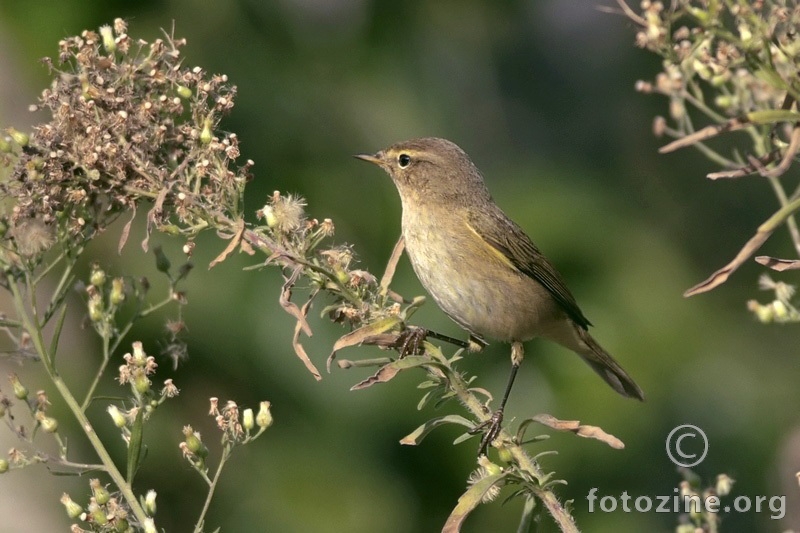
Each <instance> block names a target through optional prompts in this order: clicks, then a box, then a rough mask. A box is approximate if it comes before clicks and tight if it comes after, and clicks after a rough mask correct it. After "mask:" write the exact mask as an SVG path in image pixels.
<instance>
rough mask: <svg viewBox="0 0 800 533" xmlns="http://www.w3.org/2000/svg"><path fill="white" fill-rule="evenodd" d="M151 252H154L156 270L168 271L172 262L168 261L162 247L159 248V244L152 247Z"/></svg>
mask: <svg viewBox="0 0 800 533" xmlns="http://www.w3.org/2000/svg"><path fill="white" fill-rule="evenodd" d="M153 253H154V254H156V270H158V271H159V272H164V273H167V272H169V269H170V267H171V266H172V264H171V263H170V262H169V259H168V258H167V255H166V254H165V253H164V249H163V248H161V246H156V247H155V248H154V249H153Z"/></svg>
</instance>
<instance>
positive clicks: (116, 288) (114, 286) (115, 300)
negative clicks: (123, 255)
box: [108, 278, 125, 305]
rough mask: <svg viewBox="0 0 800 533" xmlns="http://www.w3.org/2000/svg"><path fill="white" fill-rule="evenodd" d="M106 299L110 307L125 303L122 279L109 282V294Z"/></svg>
mask: <svg viewBox="0 0 800 533" xmlns="http://www.w3.org/2000/svg"><path fill="white" fill-rule="evenodd" d="M108 299H109V301H110V302H111V304H112V305H119V304H121V303H122V302H124V301H125V280H123V279H122V278H114V279H113V280H111V294H110V295H109V297H108Z"/></svg>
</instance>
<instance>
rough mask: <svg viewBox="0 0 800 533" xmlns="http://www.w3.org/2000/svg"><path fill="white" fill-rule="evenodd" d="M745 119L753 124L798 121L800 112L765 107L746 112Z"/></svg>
mask: <svg viewBox="0 0 800 533" xmlns="http://www.w3.org/2000/svg"><path fill="white" fill-rule="evenodd" d="M746 116H747V120H749V121H750V122H752V123H753V124H773V123H775V122H799V121H800V113H798V112H797V111H789V110H785V109H765V110H762V111H752V112H750V113H747V115H746Z"/></svg>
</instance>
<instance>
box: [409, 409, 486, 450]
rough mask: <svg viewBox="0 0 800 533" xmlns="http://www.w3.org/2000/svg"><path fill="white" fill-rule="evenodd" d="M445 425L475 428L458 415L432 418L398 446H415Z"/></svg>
mask: <svg viewBox="0 0 800 533" xmlns="http://www.w3.org/2000/svg"><path fill="white" fill-rule="evenodd" d="M445 424H459V425H462V426H465V427H467V428H470V429H472V428H474V427H475V424H473V423H472V422H470V421H469V420H467V419H466V418H464V417H463V416H460V415H447V416H441V417H438V418H433V419H431V420H428V421H427V422H425V423H424V424H422V425H421V426H420V427H418V428H417V429H415V430H414V431H412V432H411V433H409V434H408V435H406V436H405V437H403V438H402V439H400V444H405V445H407V446H416V445H417V444H419V443H420V442H422V439H424V438H425V437H427V436H428V433H430V432H431V431H433V430H434V429H436V428H437V427H439V426H443V425H445Z"/></svg>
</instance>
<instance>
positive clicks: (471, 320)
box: [403, 206, 563, 341]
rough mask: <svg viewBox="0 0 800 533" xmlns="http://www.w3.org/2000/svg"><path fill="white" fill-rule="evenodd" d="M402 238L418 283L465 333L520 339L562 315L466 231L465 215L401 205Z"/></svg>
mask: <svg viewBox="0 0 800 533" xmlns="http://www.w3.org/2000/svg"><path fill="white" fill-rule="evenodd" d="M403 237H404V238H405V245H406V252H407V253H408V256H409V259H410V260H411V264H412V266H413V268H414V272H415V273H416V274H417V277H418V278H419V280H420V282H421V283H422V285H423V286H424V287H425V289H426V290H427V291H428V292H429V293H430V295H431V296H432V297H433V299H434V300H435V301H436V303H437V304H438V305H439V307H441V308H442V310H443V311H444V312H445V313H447V314H448V315H449V316H450V317H451V318H452V319H453V320H454V321H456V322H457V323H458V324H459V325H460V326H461V327H463V328H465V329H467V330H468V331H470V332H472V333H475V334H478V335H481V336H485V337H490V338H494V339H498V340H502V341H517V340H519V341H523V340H528V339H531V338H533V337H535V336H538V335H540V334H541V333H542V331H543V330H544V329H546V328H548V327H549V325H550V324H551V323H552V322H554V321H556V320H558V319H563V312H562V311H561V309H560V308H559V306H558V304H557V303H556V302H555V301H554V300H553V298H552V297H551V295H550V293H549V292H548V291H547V289H545V288H544V287H543V286H542V285H541V284H539V283H538V282H536V281H535V280H533V279H532V278H530V277H528V276H527V275H525V274H523V273H521V272H520V271H518V270H516V269H515V268H513V267H512V266H510V265H509V264H508V262H506V261H503V260H502V259H501V258H500V257H499V256H498V252H497V250H495V249H493V248H491V247H490V245H489V244H487V243H486V241H484V240H483V239H481V238H480V237H479V236H478V235H477V234H476V233H475V232H474V231H471V230H470V229H469V227H468V225H467V218H466V216H462V215H461V214H460V213H458V212H453V211H447V210H430V209H415V210H408V209H406V206H404V209H403Z"/></svg>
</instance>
